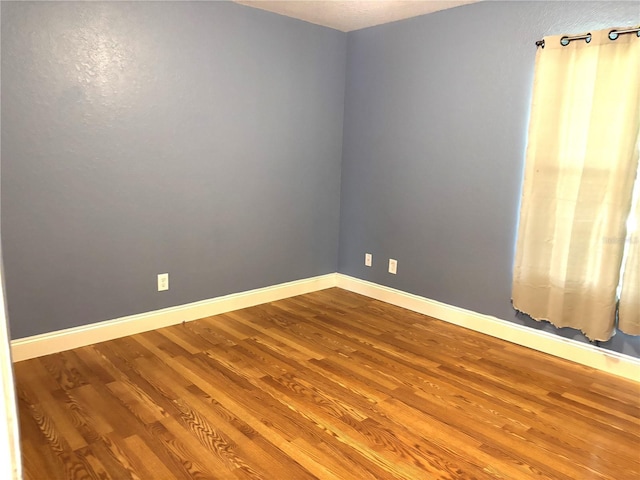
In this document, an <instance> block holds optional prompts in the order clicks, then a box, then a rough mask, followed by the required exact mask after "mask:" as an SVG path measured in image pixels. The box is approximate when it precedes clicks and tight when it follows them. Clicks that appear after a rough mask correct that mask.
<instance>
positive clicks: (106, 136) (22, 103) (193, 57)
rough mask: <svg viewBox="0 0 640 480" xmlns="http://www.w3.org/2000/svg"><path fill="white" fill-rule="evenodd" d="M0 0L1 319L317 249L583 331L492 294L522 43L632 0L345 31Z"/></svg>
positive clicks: (163, 7) (284, 267)
mask: <svg viewBox="0 0 640 480" xmlns="http://www.w3.org/2000/svg"><path fill="white" fill-rule="evenodd" d="M1 9H2V10H1V13H2V44H1V45H2V79H1V80H2V185H1V187H2V244H3V245H2V246H3V250H4V251H3V254H4V260H5V268H6V282H7V292H8V306H9V314H10V318H11V327H12V336H13V338H20V337H24V336H29V335H33V334H37V333H43V332H49V331H54V330H58V329H62V328H66V327H71V326H76V325H81V324H88V323H93V322H97V321H101V320H107V319H112V318H116V317H119V316H123V315H130V314H135V313H139V312H145V311H150V310H155V309H158V308H163V307H167V306H171V305H177V304H183V303H187V302H191V301H197V300H202V299H206V298H211V297H215V296H219V295H224V294H227V293H233V292H238V291H243V290H248V289H252V288H258V287H261V286H266V285H273V284H277V283H281V282H286V281H291V280H296V279H299V278H305V277H310V276H314V275H319V274H323V273H329V272H334V271H336V270H338V271H340V272H342V273H345V274H348V275H353V276H355V277H358V278H362V279H366V280H371V281H374V282H376V283H380V284H383V285H388V286H391V287H395V288H399V289H401V290H404V291H407V292H411V293H415V294H418V295H423V296H426V297H428V298H432V299H435V300H439V301H442V302H445V303H448V304H452V305H457V306H460V307H463V308H467V309H471V310H474V311H478V312H481V313H485V314H489V315H494V316H496V317H498V318H502V319H506V320H510V321H514V322H517V323H520V324H526V325H529V326H531V327H532V328H541V329H545V330H548V331H553V332H555V333H558V334H560V335H564V336H567V337H571V338H576V339H579V340H581V341H584V338H583V337H582V335H581V334H580V333H579V332H576V331H573V330H569V329H563V330H555V329H554V328H553V327H552V326H550V325H549V324H547V323H537V322H534V321H532V320H530V319H527V318H525V317H522V316H517V315H516V314H515V312H514V310H513V309H512V308H511V304H510V293H511V270H512V263H513V249H514V244H515V232H516V224H517V217H518V205H519V197H520V188H521V177H522V168H523V161H524V150H525V142H526V138H525V137H526V130H527V116H528V110H529V102H530V93H531V84H532V79H533V64H534V57H535V46H534V44H533V43H534V42H535V41H536V40H538V39H540V38H542V37H543V36H544V35H547V34H557V33H560V32H584V31H585V30H588V29H592V28H604V27H607V26H612V25H632V24H638V23H640V7H639V6H638V4H637V3H634V2H617V3H615V2H575V3H569V2H520V1H518V2H482V3H479V4H474V5H468V6H463V7H459V8H454V9H451V10H446V11H442V12H438V13H435V14H431V15H426V16H423V17H418V18H414V19H410V20H406V21H401V22H396V23H393V24H388V25H382V26H378V27H373V28H369V29H365V30H361V31H357V32H352V33H349V34H348V35H347V34H343V33H340V32H337V31H333V30H330V29H327V28H323V27H318V26H314V25H311V24H308V23H305V22H301V21H297V20H294V19H291V18H286V17H282V16H278V15H274V14H270V13H267V12H264V11H260V10H256V9H251V8H248V7H243V6H239V5H234V4H231V3H228V2H107V3H93V2H86V3H84V2H78V3H66V2H65V3H62V2H16V3H13V2H2V4H1ZM345 78H346V87H345ZM345 89H346V92H345ZM345 95H346V97H345ZM343 118H344V139H343ZM341 162H342V164H341ZM341 175H342V184H340V182H341ZM339 228H340V232H339V230H338V229H339ZM338 240H339V242H340V251H339V255H338ZM365 252H370V253H373V255H374V266H373V267H372V268H366V267H364V265H363V256H364V253H365ZM338 258H339V261H338ZM389 258H396V259H397V260H398V261H399V264H398V274H397V275H395V276H393V275H390V274H388V273H386V270H387V261H388V259H389ZM163 272H169V273H170V286H171V288H170V290H169V291H168V292H164V293H158V292H156V285H155V276H156V274H158V273H163ZM604 346H605V347H606V348H611V349H614V350H617V351H623V352H625V353H628V354H631V355H636V356H640V343H639V341H638V340H637V339H634V338H632V337H628V336H625V335H622V334H618V335H616V337H614V339H613V340H612V341H610V342H607V344H605V345H604Z"/></svg>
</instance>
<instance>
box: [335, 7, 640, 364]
mask: <svg viewBox="0 0 640 480" xmlns="http://www.w3.org/2000/svg"><path fill="white" fill-rule="evenodd" d="M638 23H640V7H639V6H638V4H637V3H634V2H618V3H615V2H576V3H570V2H483V3H479V4H474V5H468V6H463V7H459V8H454V9H451V10H445V11H442V12H437V13H435V14H431V15H426V16H422V17H418V18H414V19H410V20H407V21H402V22H397V23H393V24H388V25H382V26H379V27H374V28H369V29H365V30H361V31H357V32H352V33H350V34H349V36H348V54H347V55H348V63H347V93H346V108H345V119H344V124H345V130H344V147H343V165H342V196H341V210H342V215H341V225H340V261H339V271H340V272H342V273H345V274H348V275H352V276H355V277H358V278H362V279H366V280H370V281H373V282H376V283H379V284H383V285H387V286H390V287H394V288H398V289H400V290H404V291H407V292H410V293H414V294H417V295H422V296H425V297H428V298H431V299H435V300H439V301H441V302H445V303H448V304H451V305H456V306H459V307H463V308H466V309H470V310H474V311H477V312H480V313H484V314H489V315H494V316H496V317H498V318H501V319H505V320H511V321H514V322H517V323H520V324H523V323H524V324H526V325H529V326H531V327H533V328H542V329H545V330H548V331H553V332H555V333H558V334H560V335H563V336H567V337H571V338H576V339H579V340H582V341H585V339H584V337H583V336H582V334H581V333H579V332H577V331H574V330H571V329H562V330H556V329H555V328H553V327H552V326H551V325H550V324H548V323H546V322H544V323H538V322H535V321H532V320H531V319H527V318H524V317H523V316H519V315H516V313H515V311H514V310H513V308H512V306H511V303H510V298H511V280H512V266H513V253H514V245H515V235H516V226H517V218H518V208H519V201H520V192H521V182H522V171H523V164H524V151H525V144H526V132H527V123H528V113H529V104H530V95H531V86H532V79H533V66H534V59H535V46H534V42H535V41H536V40H539V39H541V38H542V37H543V36H544V35H549V34H559V33H564V32H568V33H580V32H585V31H587V30H589V29H597V28H606V27H609V26H616V25H634V24H636V25H637V24H638ZM365 252H370V253H372V254H373V261H374V265H373V267H371V268H367V267H365V266H364V262H363V260H364V253H365ZM389 258H395V259H397V260H398V274H397V275H391V274H389V273H386V272H387V262H388V259H389ZM605 346H606V347H607V348H612V349H614V350H618V351H624V352H625V353H628V354H631V355H636V356H640V342H638V339H637V338H633V337H628V336H625V335H623V334H618V335H616V337H614V339H613V340H611V341H609V342H607V344H605Z"/></svg>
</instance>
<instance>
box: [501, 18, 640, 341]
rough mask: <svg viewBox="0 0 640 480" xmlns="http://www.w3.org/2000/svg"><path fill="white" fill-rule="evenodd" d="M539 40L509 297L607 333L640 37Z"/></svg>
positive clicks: (638, 108)
mask: <svg viewBox="0 0 640 480" xmlns="http://www.w3.org/2000/svg"><path fill="white" fill-rule="evenodd" d="M610 30H611V29H607V30H604V31H598V32H591V41H590V42H588V43H587V42H586V41H585V40H574V41H571V42H570V43H569V44H568V45H567V46H562V44H561V38H562V36H551V37H546V38H545V39H544V41H545V46H544V48H538V51H537V54H536V64H535V79H534V88H533V100H532V108H531V118H530V123H529V140H528V145H527V153H526V165H525V178H524V185H523V194H522V205H521V210H520V224H519V229H518V241H517V245H516V257H515V266H514V280H513V295H512V300H513V305H514V307H515V308H516V309H518V310H520V311H522V312H525V313H527V314H529V315H530V316H531V317H533V318H535V319H537V320H548V321H550V322H551V323H553V324H554V325H556V326H558V327H573V328H576V329H579V330H581V331H582V332H584V334H585V335H586V336H587V337H588V338H590V339H592V340H608V339H609V338H610V337H611V335H612V333H613V330H614V321H615V312H616V288H617V285H618V282H619V272H620V267H621V263H622V256H623V251H624V244H625V241H624V240H625V236H626V230H625V222H626V220H627V216H628V213H629V209H630V205H631V198H632V190H633V184H634V179H635V175H636V171H637V167H638V151H637V149H636V145H637V140H638V131H639V127H640V38H638V37H637V35H635V34H627V35H620V36H619V37H618V38H617V39H616V40H610V39H609V38H608V34H609V31H610Z"/></svg>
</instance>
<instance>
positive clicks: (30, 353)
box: [11, 273, 336, 362]
mask: <svg viewBox="0 0 640 480" xmlns="http://www.w3.org/2000/svg"><path fill="white" fill-rule="evenodd" d="M335 286H336V274H335V273H329V274H327V275H321V276H318V277H311V278H305V279H302V280H296V281H293V282H287V283H281V284H279V285H273V286H270V287H264V288H257V289H255V290H248V291H245V292H240V293H233V294H230V295H224V296H221V297H216V298H210V299H208V300H201V301H199V302H193V303H187V304H185V305H178V306H175V307H170V308H163V309H161V310H155V311H151V312H145V313H140V314H137V315H129V316H126V317H121V318H116V319H113V320H106V321H103V322H97V323H92V324H89V325H82V326H80V327H73V328H66V329H64V330H58V331H55V332H50V333H43V334H41V335H34V336H32V337H26V338H20V339H17V340H13V341H12V342H11V354H12V357H13V361H14V362H19V361H20V360H28V359H30V358H35V357H41V356H43V355H48V354H50V353H56V352H62V351H64V350H70V349H72V348H79V347H84V346H86V345H91V344H94V343H98V342H104V341H107V340H113V339H114V338H120V337H125V336H127V335H134V334H136V333H141V332H147V331H149V330H155V329H158V328H162V327H168V326H169V325H176V324H178V323H182V322H190V321H192V320H198V319H199V318H204V317H210V316H212V315H219V314H221V313H226V312H231V311H233V310H240V309H242V308H248V307H253V306H254V305H260V304H262V303H268V302H275V301H276V300H282V299H283V298H289V297H293V296H295V295H302V294H304V293H309V292H315V291H317V290H323V289H325V288H330V287H335Z"/></svg>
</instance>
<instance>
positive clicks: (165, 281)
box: [158, 273, 169, 292]
mask: <svg viewBox="0 0 640 480" xmlns="http://www.w3.org/2000/svg"><path fill="white" fill-rule="evenodd" d="M166 290H169V274H168V273H159V274H158V291H159V292H164V291H166Z"/></svg>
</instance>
